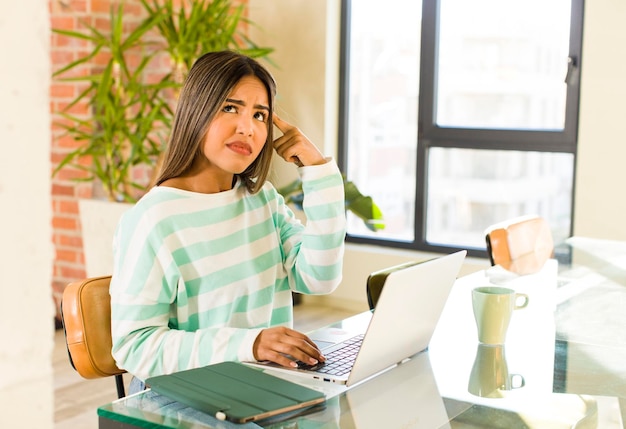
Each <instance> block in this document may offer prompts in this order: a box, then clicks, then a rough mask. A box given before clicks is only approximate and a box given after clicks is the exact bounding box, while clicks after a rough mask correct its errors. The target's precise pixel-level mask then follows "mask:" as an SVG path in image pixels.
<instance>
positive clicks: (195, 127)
mask: <svg viewBox="0 0 626 429" xmlns="http://www.w3.org/2000/svg"><path fill="white" fill-rule="evenodd" d="M246 76H254V77H256V78H258V79H259V80H260V81H261V82H262V83H263V85H264V86H265V89H266V90H267V97H268V100H269V108H270V113H269V118H268V121H267V140H266V141H265V145H264V146H263V149H262V150H261V153H260V154H259V156H258V157H257V158H256V159H255V160H254V161H253V162H252V164H250V166H249V167H248V168H247V169H246V170H245V171H244V172H242V173H240V174H236V176H237V177H239V178H240V179H241V180H242V182H243V183H244V184H245V186H246V188H247V189H248V191H249V192H251V193H255V192H257V191H258V190H259V189H260V188H261V187H262V186H263V184H264V183H265V180H266V179H267V176H268V174H269V169H270V164H271V161H272V153H273V143H272V142H273V140H274V139H273V137H272V130H273V126H272V112H273V111H274V96H275V94H276V82H275V81H274V78H273V77H272V75H271V74H270V73H269V72H268V71H267V70H266V69H265V68H264V67H263V66H262V65H261V64H259V62H257V61H256V60H254V59H252V58H250V57H247V56H245V55H242V54H239V53H236V52H232V51H220V52H209V53H207V54H204V55H203V56H201V57H200V58H198V59H197V60H196V62H195V63H194V64H193V66H192V67H191V70H189V75H188V76H187V79H186V80H185V84H184V85H183V88H182V90H181V93H180V98H179V99H178V105H177V107H176V114H175V116H174V123H173V126H172V132H171V134H170V139H169V142H168V145H167V150H166V152H165V159H164V161H163V167H162V168H161V172H160V174H159V177H158V178H157V181H156V184H157V186H158V185H160V184H161V183H163V182H164V181H166V180H168V179H172V178H174V177H179V176H181V175H183V174H185V173H186V172H187V171H188V170H189V169H190V168H191V166H192V164H193V162H194V160H195V158H196V157H197V156H202V144H203V143H204V139H205V136H206V133H207V130H208V128H209V124H210V123H211V121H212V120H213V118H214V117H215V115H216V113H217V112H218V110H219V109H220V108H221V106H222V104H223V103H224V101H225V100H226V97H228V94H230V92H231V91H232V89H233V88H234V87H235V85H236V84H237V83H238V82H239V81H240V80H241V79H242V78H243V77H246Z"/></svg>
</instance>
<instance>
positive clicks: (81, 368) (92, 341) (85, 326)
mask: <svg viewBox="0 0 626 429" xmlns="http://www.w3.org/2000/svg"><path fill="white" fill-rule="evenodd" d="M110 282H111V276H103V277H94V278H88V279H84V280H81V281H77V282H74V283H70V284H69V285H68V286H67V287H66V288H65V290H64V291H63V299H62V302H61V317H62V320H63V328H64V331H65V340H66V344H67V351H68V354H69V358H70V363H71V364H72V366H73V367H74V369H75V370H76V371H77V372H78V373H79V374H80V375H81V376H82V377H83V378H87V379H93V378H101V377H111V376H116V377H118V376H119V378H118V379H117V380H116V381H117V382H118V396H120V389H119V388H120V385H119V382H120V381H121V380H122V379H121V375H122V374H123V373H125V372H126V371H124V370H123V369H120V368H118V367H117V364H116V363H115V360H114V359H113V356H112V355H111V347H112V340H111V297H110V295H109V283H110ZM122 388H123V384H122ZM121 393H122V394H121V396H124V395H123V391H122V392H121ZM121 396H120V397H121Z"/></svg>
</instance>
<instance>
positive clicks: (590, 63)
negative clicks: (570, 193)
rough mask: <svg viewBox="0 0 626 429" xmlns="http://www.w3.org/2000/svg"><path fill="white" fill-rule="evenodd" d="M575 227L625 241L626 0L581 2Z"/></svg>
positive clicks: (586, 232)
mask: <svg viewBox="0 0 626 429" xmlns="http://www.w3.org/2000/svg"><path fill="white" fill-rule="evenodd" d="M584 19H585V26H584V32H583V52H582V57H583V58H582V60H583V61H582V69H581V76H582V81H581V98H580V100H581V101H580V103H581V104H580V126H579V135H578V142H579V143H578V162H577V173H576V174H577V180H576V196H575V198H576V200H575V209H574V232H575V234H578V235H586V236H591V237H596V238H608V239H616V240H626V224H625V222H624V219H626V192H625V191H624V185H626V166H625V162H626V131H625V130H624V123H626V102H625V100H626V57H625V56H624V52H626V48H625V46H626V26H624V22H626V3H625V2H623V1H614V0H593V1H586V2H585V18H584Z"/></svg>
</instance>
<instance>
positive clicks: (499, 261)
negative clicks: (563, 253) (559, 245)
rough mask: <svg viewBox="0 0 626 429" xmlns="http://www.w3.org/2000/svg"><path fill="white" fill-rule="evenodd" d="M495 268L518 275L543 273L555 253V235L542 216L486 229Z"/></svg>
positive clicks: (521, 219) (514, 220) (521, 218)
mask: <svg viewBox="0 0 626 429" xmlns="http://www.w3.org/2000/svg"><path fill="white" fill-rule="evenodd" d="M485 240H486V242H487V253H488V256H489V260H490V262H491V265H500V266H502V267H503V268H505V269H507V270H509V271H512V272H515V273H518V274H530V273H533V272H536V271H539V270H540V269H541V267H543V265H544V264H545V262H546V261H547V260H548V259H550V258H551V257H552V256H553V254H554V242H553V239H552V233H551V231H550V227H549V225H548V223H547V222H546V220H545V219H544V218H542V217H540V216H536V215H530V216H521V217H516V218H513V219H509V220H506V221H504V222H500V223H497V224H495V225H492V226H490V227H489V228H487V229H486V230H485Z"/></svg>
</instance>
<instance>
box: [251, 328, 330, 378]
mask: <svg viewBox="0 0 626 429" xmlns="http://www.w3.org/2000/svg"><path fill="white" fill-rule="evenodd" d="M252 351H253V353H254V357H255V359H256V360H258V361H270V362H274V363H277V364H279V365H282V366H287V367H292V368H296V367H297V366H298V363H297V361H301V362H303V363H305V364H307V365H315V364H317V363H318V362H324V361H325V360H326V358H325V357H324V355H322V352H321V351H320V350H319V349H318V348H317V346H316V345H315V343H314V342H313V341H312V340H311V339H310V338H309V337H307V336H306V335H304V334H302V333H300V332H298V331H294V330H293V329H289V328H286V327H284V326H276V327H273V328H267V329H264V330H262V331H261V333H260V334H259V335H258V336H257V337H256V340H254V345H253V348H252Z"/></svg>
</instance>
